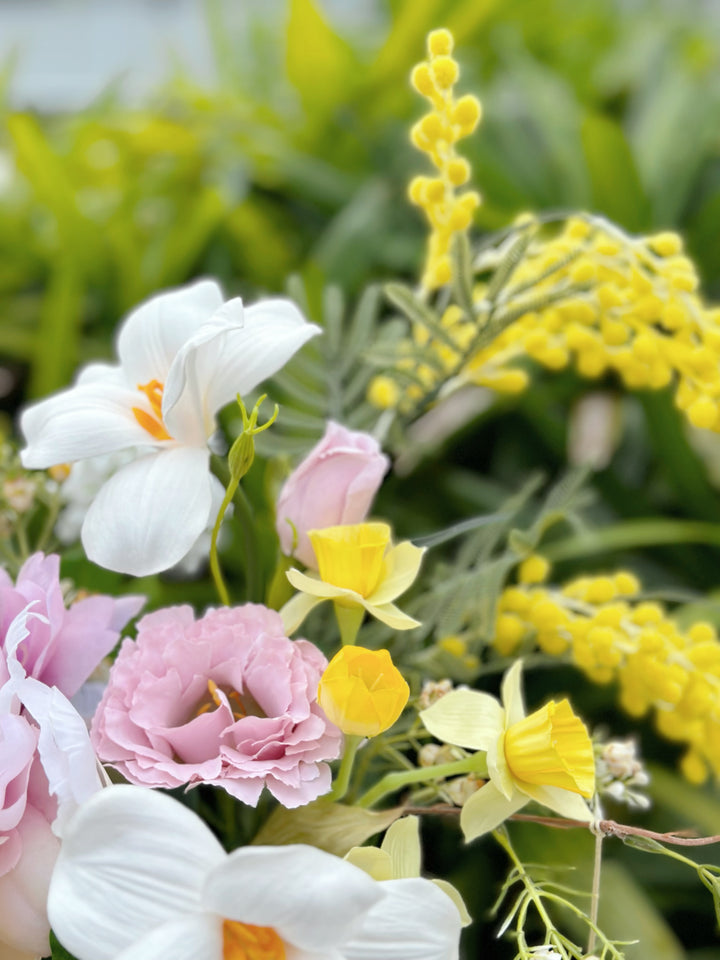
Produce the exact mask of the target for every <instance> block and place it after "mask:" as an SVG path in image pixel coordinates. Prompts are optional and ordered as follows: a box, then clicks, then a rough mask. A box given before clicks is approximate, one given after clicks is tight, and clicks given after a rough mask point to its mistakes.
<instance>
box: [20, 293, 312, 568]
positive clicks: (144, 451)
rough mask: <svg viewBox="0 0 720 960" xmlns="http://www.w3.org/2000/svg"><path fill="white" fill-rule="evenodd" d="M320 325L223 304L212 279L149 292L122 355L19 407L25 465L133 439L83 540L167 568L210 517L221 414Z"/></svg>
mask: <svg viewBox="0 0 720 960" xmlns="http://www.w3.org/2000/svg"><path fill="white" fill-rule="evenodd" d="M320 332H321V331H320V328H319V327H317V326H315V325H314V324H310V323H307V322H306V321H305V319H304V317H303V316H302V314H301V313H300V311H299V310H298V309H297V307H295V306H294V305H293V304H292V303H291V302H290V301H288V300H265V301H262V302H260V303H258V304H256V305H255V306H253V307H250V308H249V309H247V310H245V309H244V308H243V304H242V301H241V300H240V299H234V300H229V301H228V302H227V303H223V297H222V293H221V291H220V288H219V287H218V285H217V284H216V283H214V282H212V281H209V280H204V281H200V282H198V283H195V284H192V285H190V286H187V287H182V288H180V289H178V290H173V291H170V292H168V293H162V294H159V295H158V296H155V297H152V298H151V299H150V300H147V301H146V302H145V303H143V304H141V305H140V306H139V307H137V308H136V309H135V310H134V311H133V312H132V313H130V315H129V316H128V317H127V319H126V320H125V321H124V322H123V324H122V326H121V327H120V331H119V334H118V339H117V352H118V357H119V361H120V363H119V365H117V366H111V365H108V364H98V363H96V364H90V365H89V366H87V367H85V368H84V369H83V370H82V371H81V372H80V375H79V377H78V379H77V382H76V384H75V385H74V386H73V387H70V388H69V389H67V390H63V391H61V392H60V393H58V394H56V395H55V396H52V397H49V398H48V399H46V400H42V401H40V402H39V403H37V404H35V405H33V406H31V407H29V408H28V409H27V410H26V411H25V412H24V413H23V416H22V419H21V427H22V430H23V433H24V434H25V437H26V439H27V447H26V448H25V450H23V452H22V461H23V464H24V465H25V466H26V467H30V468H45V467H50V466H53V465H54V464H58V463H68V462H69V463H72V462H74V461H76V460H82V459H85V458H87V457H93V456H98V455H100V454H108V453H112V452H114V451H119V450H125V449H131V450H133V451H134V453H135V459H133V460H132V462H131V463H129V464H127V465H125V466H122V467H121V468H120V469H119V470H118V471H117V472H116V473H115V474H114V475H113V476H112V477H111V478H110V479H109V480H108V481H107V482H106V483H105V484H104V485H103V487H102V488H101V490H100V491H99V493H98V495H97V496H96V497H95V499H94V501H93V503H92V504H91V506H90V508H89V510H88V513H87V515H86V517H85V522H84V524H83V529H82V542H83V546H84V547H85V551H86V553H87V555H88V556H89V557H90V559H91V560H93V561H94V562H96V563H98V564H100V565H101V566H103V567H107V568H109V569H111V570H117V571H120V572H122V573H131V574H134V575H136V576H143V575H145V574H150V573H157V572H159V571H161V570H165V569H167V568H168V567H171V566H172V565H173V564H175V563H177V562H178V561H179V560H180V559H181V558H182V557H184V556H185V554H186V553H187V552H188V550H189V549H190V548H191V547H192V545H193V543H194V542H195V541H196V540H197V538H198V537H199V536H200V534H201V533H202V532H203V530H205V528H206V527H207V525H208V520H209V516H210V512H211V504H212V491H213V485H215V486H217V485H218V481H217V480H216V479H215V478H214V477H213V476H212V475H211V474H210V472H209V469H208V464H209V455H210V454H209V449H208V439H209V438H210V437H211V436H212V434H213V433H214V431H215V429H216V422H215V415H216V413H217V412H218V410H220V409H221V408H222V407H224V406H225V405H226V404H227V403H229V402H230V401H231V400H233V399H234V398H235V396H236V395H237V394H238V393H239V394H246V393H248V392H249V391H251V390H252V389H254V388H255V387H256V386H257V385H258V384H259V383H261V382H262V381H263V380H265V379H266V378H267V377H269V376H271V375H272V374H273V373H275V372H276V371H277V370H279V369H280V368H281V367H282V366H283V365H284V364H285V363H287V361H288V360H289V359H290V357H292V355H293V354H294V353H295V352H296V351H297V350H298V349H299V348H300V347H301V346H302V345H303V344H304V343H306V341H307V340H309V339H310V338H311V337H313V336H315V335H316V334H318V333H320Z"/></svg>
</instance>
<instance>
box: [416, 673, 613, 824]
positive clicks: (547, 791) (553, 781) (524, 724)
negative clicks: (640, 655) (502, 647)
mask: <svg viewBox="0 0 720 960" xmlns="http://www.w3.org/2000/svg"><path fill="white" fill-rule="evenodd" d="M521 669H522V663H521V661H518V662H517V663H515V664H514V665H513V666H512V667H511V668H510V670H509V671H508V672H507V674H506V675H505V679H504V680H503V685H502V704H501V703H499V702H498V701H497V700H496V699H495V697H491V696H490V695H489V694H487V693H479V692H478V691H476V690H453V691H452V692H451V693H448V694H447V695H446V696H444V697H443V698H442V699H441V700H438V701H437V703H434V704H433V705H432V706H431V707H428V709H427V710H423V711H422V712H421V714H420V717H421V719H422V721H423V723H424V724H425V726H426V728H427V729H428V730H429V731H430V733H432V735H433V736H435V737H437V738H438V739H439V740H443V741H444V742H445V743H451V744H455V745H456V746H460V747H464V748H466V749H468V750H485V751H487V766H488V773H489V776H490V779H489V781H488V783H486V784H485V785H484V786H483V787H481V788H480V790H478V791H477V793H474V794H473V795H472V796H471V797H470V798H469V799H468V800H467V802H466V803H465V805H464V806H463V808H462V814H461V816H460V825H461V827H462V829H463V833H464V834H465V839H466V840H473V839H474V838H475V837H479V836H481V835H482V834H484V833H487V832H488V831H490V830H494V829H495V827H497V826H498V825H499V824H501V823H502V822H503V821H504V820H506V819H507V818H508V817H509V816H511V815H512V814H513V813H516V812H517V811H518V810H519V809H520V808H521V807H524V806H525V804H526V803H529V802H530V800H536V801H537V802H538V803H540V804H542V805H543V806H545V807H549V808H550V809H551V810H554V811H555V812H556V813H558V814H560V816H562V817H567V818H569V819H571V820H582V821H585V822H590V821H591V820H592V812H591V811H590V808H589V807H588V805H587V803H586V802H585V800H583V797H587V798H589V797H592V796H593V794H594V792H595V765H594V758H593V748H592V743H591V741H590V737H589V736H588V732H587V730H586V728H585V725H584V724H583V722H582V721H581V720H580V718H579V717H577V716H576V715H575V714H574V713H573V711H572V708H571V707H570V704H569V703H568V701H567V700H562V701H560V702H559V703H558V702H555V701H551V702H550V703H548V704H546V705H545V706H544V707H542V708H541V709H540V710H536V711H535V712H534V713H531V714H530V715H529V716H526V713H525V707H524V704H523V697H522V692H521V688H520V675H521Z"/></svg>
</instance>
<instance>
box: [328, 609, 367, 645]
mask: <svg viewBox="0 0 720 960" xmlns="http://www.w3.org/2000/svg"><path fill="white" fill-rule="evenodd" d="M333 606H334V607H335V616H336V617H337V622H338V626H339V627H340V639H341V641H342V645H343V646H344V647H347V646H352V645H353V644H354V643H355V641H356V639H357V635H358V630H359V629H360V625H361V623H362V622H363V617H364V616H365V610H364V609H363V608H362V607H361V606H357V605H354V606H352V607H345V606H343V605H342V604H340V603H334V604H333Z"/></svg>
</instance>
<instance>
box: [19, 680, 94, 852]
mask: <svg viewBox="0 0 720 960" xmlns="http://www.w3.org/2000/svg"><path fill="white" fill-rule="evenodd" d="M15 693H16V694H17V696H18V697H19V699H20V701H21V702H22V704H23V706H24V707H25V708H26V709H27V710H28V712H29V713H30V714H31V715H32V717H33V719H34V720H35V722H36V723H37V724H38V726H39V727H40V737H39V740H38V752H39V753H40V761H41V763H42V766H43V770H44V771H45V775H46V776H47V779H48V787H49V790H50V793H51V794H52V795H53V796H55V797H57V801H58V812H57V820H56V821H55V824H53V830H54V832H55V833H56V834H58V836H61V835H62V829H63V827H64V825H65V824H66V823H67V820H68V818H69V817H70V816H71V815H72V814H73V813H74V812H75V810H76V809H77V807H78V806H79V805H80V804H81V803H84V801H86V800H88V799H89V798H90V797H91V796H92V795H93V794H94V793H95V792H97V791H98V790H100V788H101V786H102V785H101V782H100V777H99V775H98V767H97V759H96V757H95V752H94V751H93V748H92V746H91V744H90V737H89V735H88V730H87V727H86V726H85V721H84V720H83V718H82V717H81V716H80V714H79V713H78V712H77V710H76V709H75V707H73V705H72V704H71V703H70V701H69V700H68V699H67V698H66V697H65V696H63V694H62V693H60V691H59V690H58V689H57V687H48V686H46V685H45V684H44V683H40V681H39V680H34V679H32V678H28V679H26V680H21V681H20V682H19V683H18V684H17V685H16V686H15Z"/></svg>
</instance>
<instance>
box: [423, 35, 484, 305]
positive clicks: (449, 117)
mask: <svg viewBox="0 0 720 960" xmlns="http://www.w3.org/2000/svg"><path fill="white" fill-rule="evenodd" d="M427 48H428V59H427V60H426V61H424V62H423V63H419V64H418V65H417V66H416V67H415V68H414V70H413V72H412V76H411V83H412V85H413V87H414V88H415V89H416V90H417V91H418V93H421V94H422V95H423V96H424V97H426V98H427V99H428V100H429V101H430V105H431V109H430V111H429V113H427V114H426V115H425V116H424V117H423V118H422V119H421V120H419V121H418V122H417V123H416V124H415V126H414V127H413V128H412V130H411V132H410V139H411V140H412V143H413V145H414V146H416V147H417V148H418V150H422V151H423V153H426V154H427V155H428V157H429V158H430V160H431V161H432V163H433V165H434V166H435V168H436V169H437V174H436V175H435V176H433V177H426V176H421V177H415V178H414V179H413V180H412V181H411V183H410V187H409V191H408V192H409V196H410V200H411V201H412V202H413V203H414V204H417V206H419V207H421V209H422V210H423V211H424V213H425V215H426V217H427V219H428V221H429V223H430V226H431V233H430V237H429V240H428V253H427V260H426V264H425V270H424V273H423V278H422V285H423V287H424V288H425V289H426V290H434V289H436V288H437V287H440V286H442V285H443V284H446V283H448V282H449V281H450V279H451V277H452V267H451V263H450V247H451V243H452V239H453V236H454V235H455V234H456V233H459V232H462V231H464V230H467V228H468V227H469V226H470V223H471V222H472V216H473V213H474V212H475V209H476V208H477V206H478V205H479V203H480V195H479V194H478V193H477V192H476V191H475V190H465V191H463V192H458V188H459V187H462V186H463V185H464V184H466V183H467V182H468V180H469V179H470V173H471V171H470V164H469V163H468V162H467V160H465V159H464V158H463V157H460V156H458V154H457V152H456V150H455V144H456V143H457V141H458V140H461V139H462V138H463V137H467V136H469V135H470V134H471V133H472V132H473V131H474V130H475V128H476V127H477V125H478V123H479V122H480V115H481V107H480V101H479V100H478V99H477V98H476V97H474V96H472V95H470V94H466V95H465V96H463V97H460V98H459V99H455V95H454V93H453V86H454V85H455V83H456V82H457V79H458V77H459V75H460V70H459V67H458V64H457V61H456V60H454V59H453V57H452V50H453V37H452V34H451V33H450V31H449V30H433V31H432V33H430V34H429V35H428V39H427Z"/></svg>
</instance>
